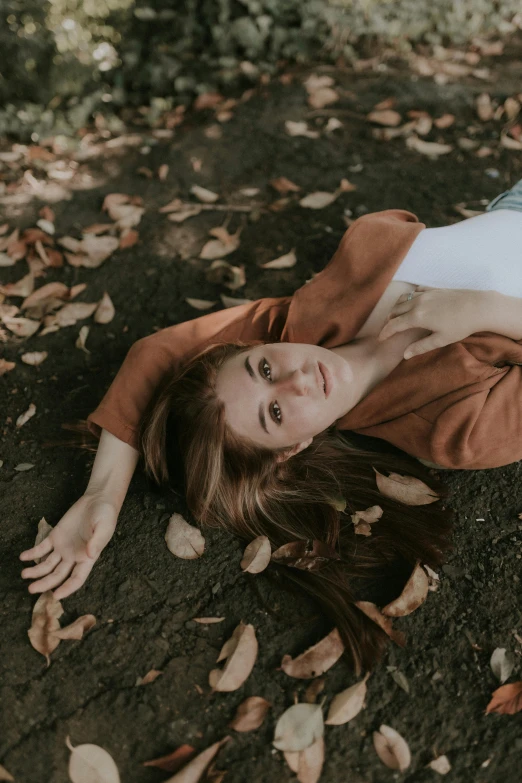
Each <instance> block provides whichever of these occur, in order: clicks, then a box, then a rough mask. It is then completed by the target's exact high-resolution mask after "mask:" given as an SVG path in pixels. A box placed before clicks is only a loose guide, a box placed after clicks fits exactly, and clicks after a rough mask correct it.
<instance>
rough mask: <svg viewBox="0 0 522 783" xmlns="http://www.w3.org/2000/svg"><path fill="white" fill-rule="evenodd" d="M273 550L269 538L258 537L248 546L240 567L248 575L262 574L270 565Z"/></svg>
mask: <svg viewBox="0 0 522 783" xmlns="http://www.w3.org/2000/svg"><path fill="white" fill-rule="evenodd" d="M271 557H272V549H271V546H270V541H269V539H268V537H267V536H258V537H257V538H254V540H253V541H251V542H250V544H248V546H247V547H246V549H245V551H244V553H243V559H242V560H241V563H240V566H241V568H242V569H243V571H245V572H246V573H248V574H260V573H261V571H264V570H265V568H266V567H267V566H268V564H269V563H270V558H271Z"/></svg>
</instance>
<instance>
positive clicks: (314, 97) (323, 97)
mask: <svg viewBox="0 0 522 783" xmlns="http://www.w3.org/2000/svg"><path fill="white" fill-rule="evenodd" d="M338 100H339V94H338V93H337V92H336V91H335V90H334V89H332V87H320V88H319V89H317V90H314V91H313V92H310V93H309V95H308V105H309V106H311V107H312V108H313V109H323V108H324V107H325V106H330V105H331V104H332V103H336V102H337V101H338Z"/></svg>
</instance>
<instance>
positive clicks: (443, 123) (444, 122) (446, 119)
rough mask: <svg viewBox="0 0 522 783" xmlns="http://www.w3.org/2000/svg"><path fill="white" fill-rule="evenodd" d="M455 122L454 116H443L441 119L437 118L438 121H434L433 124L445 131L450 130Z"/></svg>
mask: <svg viewBox="0 0 522 783" xmlns="http://www.w3.org/2000/svg"><path fill="white" fill-rule="evenodd" d="M454 122H455V115H454V114H443V115H442V116H441V117H437V119H435V120H433V124H434V125H435V127H436V128H438V129H439V130H443V129H444V128H449V127H450V126H451V125H453V123H454Z"/></svg>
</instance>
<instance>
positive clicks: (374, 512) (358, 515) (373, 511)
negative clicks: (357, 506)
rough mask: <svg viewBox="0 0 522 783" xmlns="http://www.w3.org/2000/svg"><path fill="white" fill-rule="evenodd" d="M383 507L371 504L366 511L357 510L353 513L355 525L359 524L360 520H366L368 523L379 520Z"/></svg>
mask: <svg viewBox="0 0 522 783" xmlns="http://www.w3.org/2000/svg"><path fill="white" fill-rule="evenodd" d="M382 513H383V512H382V508H381V507H380V506H370V508H367V509H366V511H356V512H355V514H352V515H351V518H352V522H353V524H354V525H358V524H359V523H360V522H366V523H367V524H368V525H371V524H373V522H377V520H379V519H380V518H381V517H382Z"/></svg>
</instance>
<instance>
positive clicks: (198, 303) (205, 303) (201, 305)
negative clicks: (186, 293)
mask: <svg viewBox="0 0 522 783" xmlns="http://www.w3.org/2000/svg"><path fill="white" fill-rule="evenodd" d="M185 302H186V303H187V304H189V305H190V306H191V307H194V308H195V309H196V310H210V308H211V307H214V305H216V304H217V302H211V301H209V300H208V299H191V298H190V297H187V298H186V299H185Z"/></svg>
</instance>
